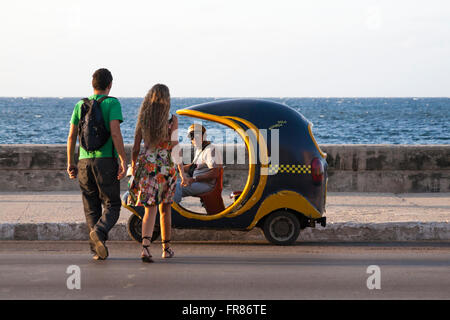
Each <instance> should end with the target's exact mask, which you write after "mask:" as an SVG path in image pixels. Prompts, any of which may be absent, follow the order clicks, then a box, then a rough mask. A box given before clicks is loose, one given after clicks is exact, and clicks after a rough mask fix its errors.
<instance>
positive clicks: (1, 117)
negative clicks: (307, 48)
mask: <svg viewBox="0 0 450 320" xmlns="http://www.w3.org/2000/svg"><path fill="white" fill-rule="evenodd" d="M79 99H80V97H74V98H33V97H8V98H7V97H5V98H0V144H65V143H66V141H67V135H68V131H69V121H70V118H71V115H72V111H73V108H74V106H75V104H76V103H77V101H79ZM225 99H230V98H207V97H205V98H176V97H175V98H172V99H171V105H172V106H171V112H172V113H175V111H176V110H178V109H182V108H186V107H189V106H192V105H196V104H200V103H204V102H209V101H217V100H225ZM256 99H261V100H270V101H275V102H278V103H282V104H285V105H288V106H290V107H292V108H294V109H295V110H297V111H299V112H300V113H301V114H303V116H305V117H306V118H307V119H308V120H309V121H310V122H312V123H313V133H314V136H315V138H316V140H317V142H318V143H319V144H406V145H418V144H427V145H430V144H449V143H450V98H416V97H411V98H282V97H277V98H256ZM119 100H120V102H121V105H122V113H123V116H124V122H123V123H122V124H121V130H122V135H123V138H124V142H125V143H133V136H134V128H135V125H136V119H137V114H138V111H139V107H140V105H141V103H142V100H143V98H120V97H119ZM193 121H194V119H193V118H189V117H179V127H180V132H183V131H186V130H187V128H188V126H189V125H190V124H191V123H192V122H193ZM203 124H204V125H205V126H206V127H207V129H208V132H209V137H210V139H211V140H212V141H214V142H216V143H224V142H225V143H233V142H234V143H242V141H240V139H239V138H238V137H237V135H235V134H234V135H233V134H226V135H224V134H223V132H224V131H225V129H228V128H226V127H224V126H222V125H221V124H217V123H214V122H203ZM229 131H231V130H229ZM180 141H182V139H181V138H180ZM184 142H186V140H184Z"/></svg>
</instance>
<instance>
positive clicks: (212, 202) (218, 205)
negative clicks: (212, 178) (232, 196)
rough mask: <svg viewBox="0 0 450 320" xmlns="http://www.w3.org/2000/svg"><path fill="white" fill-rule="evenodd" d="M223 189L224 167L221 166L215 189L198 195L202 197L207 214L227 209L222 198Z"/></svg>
mask: <svg viewBox="0 0 450 320" xmlns="http://www.w3.org/2000/svg"><path fill="white" fill-rule="evenodd" d="M222 189H223V168H220V172H219V177H217V179H216V184H215V186H214V189H212V190H211V191H208V192H205V193H202V194H198V195H196V197H199V198H200V201H201V203H202V206H203V207H204V208H205V209H206V214H208V215H212V214H218V213H220V212H222V211H223V210H225V204H224V203H223V199H222Z"/></svg>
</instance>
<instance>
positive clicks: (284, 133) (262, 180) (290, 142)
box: [122, 99, 328, 245]
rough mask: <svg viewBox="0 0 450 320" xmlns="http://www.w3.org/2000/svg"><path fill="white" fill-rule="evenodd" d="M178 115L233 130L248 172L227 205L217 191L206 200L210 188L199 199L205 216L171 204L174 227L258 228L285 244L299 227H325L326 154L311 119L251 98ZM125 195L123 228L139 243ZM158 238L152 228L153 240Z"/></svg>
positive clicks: (137, 214)
mask: <svg viewBox="0 0 450 320" xmlns="http://www.w3.org/2000/svg"><path fill="white" fill-rule="evenodd" d="M177 113H178V115H180V116H188V117H192V118H197V119H201V120H207V121H214V122H217V123H220V124H222V125H225V126H227V127H229V128H232V129H234V130H235V131H236V132H237V133H238V134H239V135H240V136H241V137H242V139H243V140H244V142H245V145H246V148H247V152H248V160H249V166H248V169H249V170H248V177H247V182H246V184H245V187H244V188H243V190H242V191H239V192H235V200H234V202H233V203H232V204H231V205H229V206H228V207H227V208H225V207H224V206H223V201H222V199H221V198H220V193H219V195H218V197H219V198H216V200H214V199H211V197H213V196H214V195H213V193H214V192H211V194H210V195H205V197H203V200H204V204H206V205H208V206H209V207H210V209H211V210H208V207H206V209H207V211H208V214H207V215H203V214H198V213H195V212H192V211H189V210H187V209H186V208H183V207H181V206H180V205H178V204H176V203H173V205H172V227H173V228H180V229H211V230H240V231H248V230H251V229H253V228H254V227H259V228H261V229H262V230H263V232H264V235H265V237H266V239H267V240H268V241H269V242H271V243H273V244H277V245H289V244H292V243H293V242H295V241H296V240H297V237H298V235H299V232H300V230H301V229H304V228H306V227H315V225H316V223H319V224H320V225H322V226H325V225H326V218H325V217H323V213H324V211H325V200H326V191H327V179H328V178H327V162H326V154H325V153H323V152H322V151H321V150H320V148H319V145H318V144H317V142H316V140H315V139H314V136H313V133H312V123H311V122H309V121H308V120H307V119H306V118H305V117H304V116H303V115H302V114H300V113H299V112H298V111H296V110H294V109H292V108H291V107H289V106H286V105H283V104H280V103H275V102H271V101H265V100H253V99H233V100H223V101H214V102H208V103H203V104H199V105H195V106H192V107H189V108H186V109H182V110H178V111H177ZM225 170H226V167H225ZM217 180H218V181H220V182H219V183H220V184H221V183H222V179H217ZM219 189H220V190H221V186H219ZM127 195H128V194H127V193H125V194H124V195H123V197H122V199H123V201H122V205H123V206H124V207H125V208H127V209H128V210H130V211H131V212H132V213H133V214H132V215H131V217H130V219H129V221H128V232H129V234H130V236H131V237H132V238H133V239H134V240H136V241H139V242H140V241H141V220H142V217H143V215H144V208H143V207H131V206H127V205H126V202H125V201H126V198H127ZM216 197H217V195H216ZM217 208H219V209H217ZM156 221H159V218H158V217H157V219H156ZM158 236H159V226H156V227H155V232H154V234H153V239H156V238H157V237H158Z"/></svg>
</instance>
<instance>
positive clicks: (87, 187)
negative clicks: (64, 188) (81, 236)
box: [78, 159, 102, 253]
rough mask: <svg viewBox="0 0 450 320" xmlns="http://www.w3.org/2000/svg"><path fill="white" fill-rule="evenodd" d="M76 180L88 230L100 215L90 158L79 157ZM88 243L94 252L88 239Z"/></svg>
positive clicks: (99, 203)
mask: <svg viewBox="0 0 450 320" xmlns="http://www.w3.org/2000/svg"><path fill="white" fill-rule="evenodd" d="M78 181H79V183H80V189H81V197H82V199H83V208H84V214H85V216H86V225H87V227H88V230H89V232H90V231H92V229H93V228H94V226H95V225H96V224H97V221H98V220H99V219H100V217H101V216H102V201H101V199H100V197H99V192H98V187H97V183H96V179H95V177H94V174H93V172H92V160H90V159H81V160H80V161H79V162H78ZM89 245H90V246H91V251H92V252H93V253H95V249H94V247H95V246H94V244H93V243H92V242H91V241H89Z"/></svg>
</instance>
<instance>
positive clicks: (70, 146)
mask: <svg viewBox="0 0 450 320" xmlns="http://www.w3.org/2000/svg"><path fill="white" fill-rule="evenodd" d="M77 137H78V126H76V125H74V124H70V130H69V136H68V137H67V173H68V174H69V177H70V179H75V178H76V177H77V166H76V165H75V159H74V154H75V145H76V143H77Z"/></svg>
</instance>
